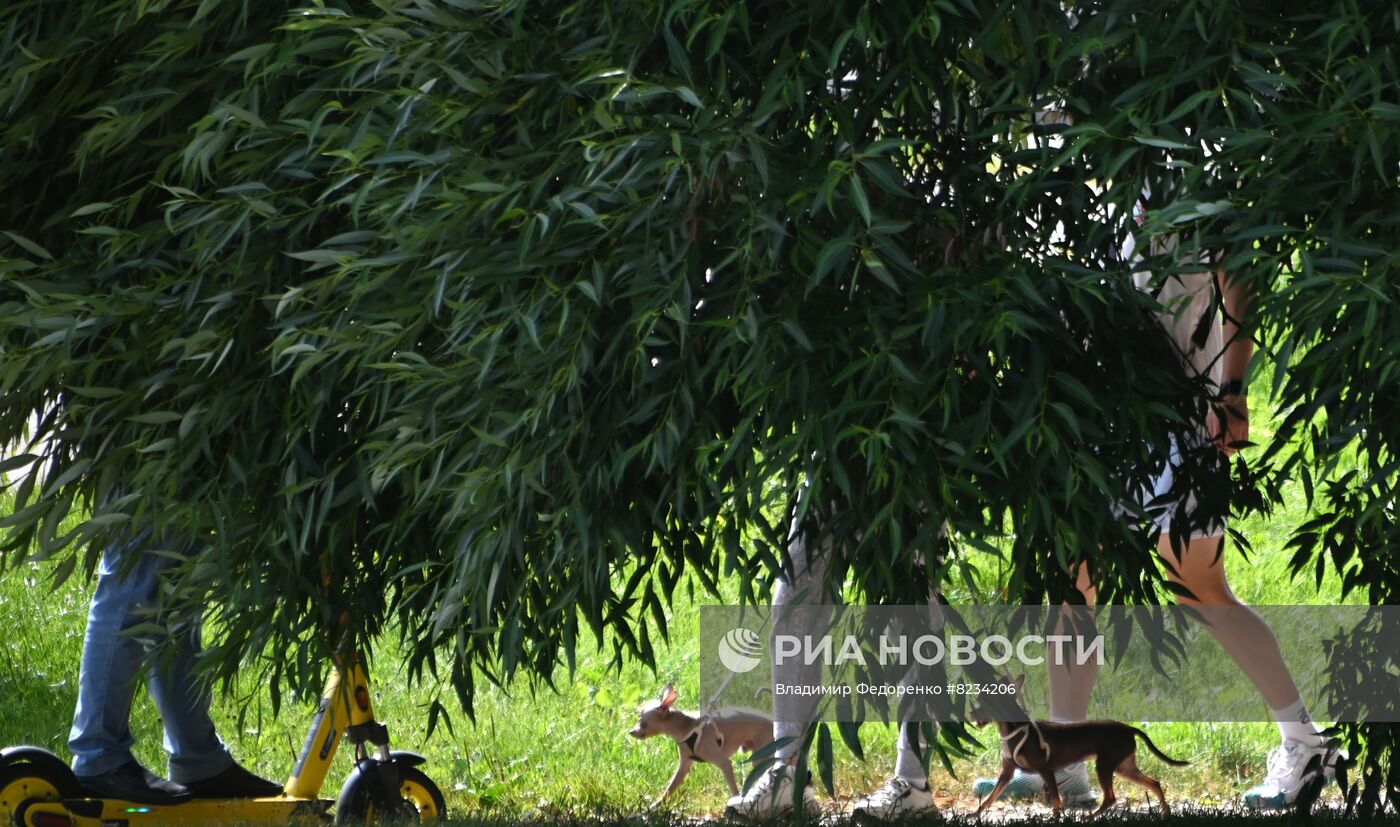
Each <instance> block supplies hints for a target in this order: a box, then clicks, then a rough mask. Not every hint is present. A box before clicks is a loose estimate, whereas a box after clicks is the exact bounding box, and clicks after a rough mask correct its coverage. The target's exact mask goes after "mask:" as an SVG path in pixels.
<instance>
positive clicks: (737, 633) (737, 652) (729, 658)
mask: <svg viewBox="0 0 1400 827" xmlns="http://www.w3.org/2000/svg"><path fill="white" fill-rule="evenodd" d="M719 662H720V663H722V664H724V668H725V669H728V670H729V671H730V672H737V673H739V674H741V675H742V674H744V673H745V672H752V671H753V670H755V669H757V668H758V665H759V664H760V663H762V662H763V640H762V639H761V638H759V636H758V633H757V632H755V631H754V630H753V629H748V628H744V627H742V626H741V627H739V628H738V629H730V630H729V633H728V634H726V635H725V636H724V637H722V638H720V639H719Z"/></svg>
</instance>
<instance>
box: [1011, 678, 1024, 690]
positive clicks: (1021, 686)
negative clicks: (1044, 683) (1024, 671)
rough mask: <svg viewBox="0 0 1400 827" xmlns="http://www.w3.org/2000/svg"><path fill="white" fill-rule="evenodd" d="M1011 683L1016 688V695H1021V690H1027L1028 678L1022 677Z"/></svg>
mask: <svg viewBox="0 0 1400 827" xmlns="http://www.w3.org/2000/svg"><path fill="white" fill-rule="evenodd" d="M1011 683H1012V684H1013V685H1014V686H1015V687H1016V694H1017V695H1020V694H1021V690H1022V689H1025V688H1026V676H1025V675H1020V676H1018V677H1017V678H1016V680H1014V681H1012V682H1011Z"/></svg>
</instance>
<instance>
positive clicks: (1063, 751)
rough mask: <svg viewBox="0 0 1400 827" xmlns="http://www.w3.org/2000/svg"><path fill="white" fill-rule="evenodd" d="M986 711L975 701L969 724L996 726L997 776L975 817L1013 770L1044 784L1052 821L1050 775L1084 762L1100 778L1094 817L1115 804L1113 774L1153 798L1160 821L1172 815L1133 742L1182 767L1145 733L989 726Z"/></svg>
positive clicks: (1056, 791) (1113, 726)
mask: <svg viewBox="0 0 1400 827" xmlns="http://www.w3.org/2000/svg"><path fill="white" fill-rule="evenodd" d="M1025 683H1026V676H1025V675H1022V676H1021V677H1019V678H1017V679H1016V681H1015V686H1016V694H1017V695H1020V694H1021V688H1022V687H1023V686H1024V685H1025ZM990 714H991V713H989V711H988V709H987V707H985V706H984V705H983V704H982V703H981V702H980V701H979V702H978V703H977V705H975V706H974V707H973V709H972V716H971V717H972V721H973V723H975V724H978V725H982V724H987V723H995V724H996V725H997V730H998V732H999V733H1000V734H1001V775H1000V776H999V777H998V778H997V785H996V786H995V787H993V788H992V791H991V793H989V794H988V795H987V798H986V799H985V800H983V802H982V803H981V804H980V805H978V807H977V816H978V817H979V818H980V817H981V815H982V812H983V811H984V810H986V809H987V808H988V807H990V806H992V804H993V803H995V802H996V800H997V797H998V796H1000V795H1001V791H1002V790H1004V789H1006V785H1007V784H1008V783H1010V781H1011V776H1012V774H1013V773H1014V772H1015V771H1016V768H1017V767H1020V768H1021V769H1023V770H1025V771H1026V772H1034V773H1038V774H1039V775H1040V777H1041V778H1042V779H1044V780H1045V791H1046V793H1047V794H1048V795H1049V796H1050V806H1051V807H1052V808H1054V811H1055V815H1057V816H1058V815H1059V814H1060V810H1061V802H1060V788H1059V785H1057V784H1056V783H1055V771H1056V770H1060V769H1063V768H1065V767H1067V766H1069V765H1070V764H1074V763H1078V762H1079V761H1083V760H1085V759H1088V758H1094V757H1097V758H1098V761H1096V762H1095V764H1094V769H1095V771H1096V772H1097V773H1098V776H1099V786H1100V787H1102V788H1103V803H1102V804H1100V805H1099V808H1098V809H1097V810H1095V811H1094V813H1093V815H1095V816H1097V815H1099V814H1100V813H1102V812H1103V811H1105V810H1107V809H1108V808H1109V807H1110V806H1112V805H1113V803H1114V802H1115V801H1116V800H1117V799H1116V797H1115V796H1114V794H1113V776H1114V774H1115V773H1117V774H1118V775H1121V776H1123V777H1124V778H1126V779H1128V780H1129V781H1133V782H1136V783H1138V784H1141V785H1142V786H1144V787H1146V788H1147V789H1149V790H1151V791H1152V792H1154V793H1156V794H1157V801H1158V803H1160V804H1161V805H1162V815H1167V814H1169V813H1170V812H1171V808H1170V807H1168V806H1167V797H1166V796H1165V795H1164V794H1163V793H1162V785H1161V784H1159V783H1158V782H1157V779H1155V778H1152V777H1151V776H1149V775H1147V774H1146V773H1144V772H1143V771H1142V770H1140V769H1138V765H1137V739H1138V738H1141V739H1142V742H1143V743H1144V744H1146V745H1147V748H1148V749H1150V750H1152V754H1153V755H1156V756H1157V757H1158V758H1160V759H1162V760H1163V761H1166V762H1167V763H1168V764H1171V765H1172V766H1175V767H1184V766H1186V765H1187V764H1188V763H1190V762H1187V761H1178V760H1176V759H1175V758H1171V757H1168V756H1167V755H1166V754H1165V753H1163V752H1162V751H1161V750H1160V749H1158V748H1157V745H1156V744H1154V743H1152V739H1151V738H1148V737H1147V733H1146V732H1143V731H1142V730H1140V729H1138V728H1137V727H1133V726H1128V725H1127V724H1122V723H1119V722H1117V721H1080V722H1077V723H1072V724H1061V723H1054V722H1052V721H1018V722H1011V723H1008V722H1006V721H993V720H992V719H991V718H990V717H989V715H990Z"/></svg>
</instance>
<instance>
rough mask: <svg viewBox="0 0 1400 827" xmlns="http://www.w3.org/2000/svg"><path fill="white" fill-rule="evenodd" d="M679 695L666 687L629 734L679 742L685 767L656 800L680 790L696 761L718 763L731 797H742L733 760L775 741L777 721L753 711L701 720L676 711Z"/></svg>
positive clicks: (724, 712) (722, 712)
mask: <svg viewBox="0 0 1400 827" xmlns="http://www.w3.org/2000/svg"><path fill="white" fill-rule="evenodd" d="M677 697H679V693H677V692H676V687H675V686H674V685H673V684H669V683H668V684H666V688H665V689H663V690H661V697H660V698H659V699H657V700H655V701H651V702H649V703H647V704H646V705H645V706H643V707H642V709H641V712H640V713H639V716H638V718H637V725H636V726H635V727H633V728H632V730H631V732H629V733H628V734H629V735H631V736H632V737H633V738H638V739H641V738H650V737H652V736H653V735H666V736H669V737H670V738H672V739H673V740H675V742H676V747H677V748H678V749H679V750H680V753H681V764H680V766H679V767H677V768H676V774H675V775H674V776H672V777H671V784H670V786H668V787H667V788H666V792H664V793H662V794H661V797H660V798H658V799H657V800H656V803H655V805H654V806H660V805H661V803H662V802H663V801H665V800H666V798H667V796H669V795H670V794H671V793H673V792H675V791H676V788H677V787H679V786H680V785H681V782H682V781H684V780H685V777H686V776H687V775H689V774H690V768H691V766H693V765H694V763H695V762H696V761H699V762H701V763H703V764H714V765H715V766H717V767H719V769H720V772H722V773H724V780H725V781H728V782H729V794H730V795H738V794H739V783H738V782H737V781H736V780H735V778H734V763H733V761H731V760H730V759H732V758H733V757H734V753H736V752H738V751H739V750H741V749H742V750H745V751H746V752H753V751H754V750H757V749H762V748H763V747H765V746H767V745H768V744H770V743H772V742H773V719H772V718H770V717H768V716H767V715H764V714H763V713H762V712H755V711H754V710H750V709H729V708H726V709H720V710H717V711H716V712H715V713H714V714H713V715H707V716H701V717H697V716H695V715H687V714H686V713H684V712H682V711H680V710H679V709H676V707H675V704H676V698H677Z"/></svg>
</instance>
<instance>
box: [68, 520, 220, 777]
mask: <svg viewBox="0 0 1400 827" xmlns="http://www.w3.org/2000/svg"><path fill="white" fill-rule="evenodd" d="M144 539H145V538H144V537H143V538H140V539H138V541H137V542H138V543H140V542H143V541H144ZM128 554H139V555H140V557H139V559H137V560H136V562H135V563H134V564H133V567H132V568H131V570H130V571H128V572H125V573H123V572H122V571H121V563H122V560H123V559H124V558H125V556H126V555H128ZM172 563H173V559H172V558H170V557H167V556H163V555H158V554H151V553H147V552H143V551H140V550H139V549H138V548H137V547H136V544H133V545H132V546H129V547H128V548H127V549H126V550H123V549H120V548H111V549H108V550H107V553H105V554H104V555H103V556H102V562H101V564H100V566H99V568H98V578H97V589H96V591H95V592H94V594H93V598H92V606H91V609H90V610H89V612H88V625H87V633H86V635H85V637H84V640H83V658H82V665H81V667H80V669H79V677H78V706H77V711H76V712H75V714H74V716H73V728H72V730H71V732H70V735H69V742H68V746H69V749H70V750H72V752H73V772H74V773H75V774H77V775H78V776H80V777H84V776H86V777H91V776H100V775H103V774H106V773H109V772H111V771H113V770H115V769H117V768H119V767H121V766H123V765H124V764H127V763H129V762H131V761H132V760H134V759H133V756H132V753H131V747H132V744H133V738H132V736H131V727H130V717H131V703H132V698H133V697H134V696H135V694H136V682H137V680H138V679H139V678H140V675H141V671H142V669H143V667H144V666H145V663H146V644H145V643H143V642H142V641H141V640H139V639H137V638H135V637H132V636H130V635H127V634H125V632H126V630H128V629H130V628H132V627H133V626H136V625H137V624H140V623H142V622H145V621H147V620H149V619H150V618H149V616H148V614H147V612H148V611H149V610H150V609H151V608H152V606H153V604H154V601H155V595H156V588H157V586H158V583H159V577H160V572H161V571H162V570H164V569H165V568H167V567H169V566H170V565H171V564H172ZM191 643H192V644H194V642H193V641H191ZM197 652H198V649H197V646H196V645H192V646H191V647H189V648H187V649H186V650H184V651H182V652H180V653H179V655H178V656H177V657H176V658H174V660H173V661H172V662H171V663H169V664H161V665H160V667H162V668H157V669H155V670H153V671H152V672H151V675H150V690H151V696H152V698H153V699H154V700H155V701H156V704H157V707H158V708H159V710H160V713H161V716H162V723H163V724H164V726H165V731H166V746H167V749H168V750H169V751H170V753H171V769H172V773H178V774H179V775H182V776H183V777H184V778H185V779H186V780H191V781H193V780H198V779H202V778H208V777H210V776H212V775H215V774H217V773H218V772H220V771H222V770H224V769H226V768H227V767H228V766H229V765H230V764H232V763H233V758H232V756H230V755H229V752H228V750H227V749H226V748H225V747H224V744H223V742H222V741H220V740H219V737H218V735H216V734H215V732H214V722H213V721H212V720H211V719H210V717H209V701H210V693H209V690H208V689H207V688H203V689H201V688H200V687H199V685H198V683H197V682H196V681H195V680H194V678H193V676H192V674H191V671H190V670H191V666H192V664H193V660H194V657H195V655H196V654H197Z"/></svg>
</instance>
